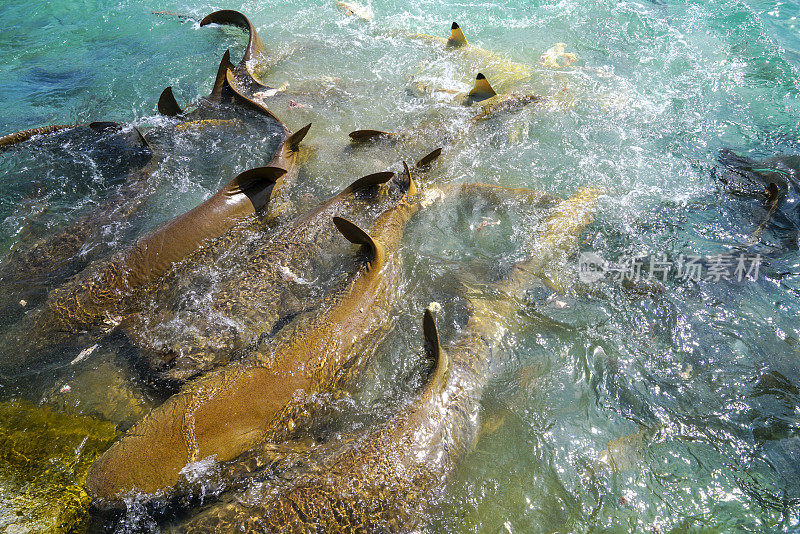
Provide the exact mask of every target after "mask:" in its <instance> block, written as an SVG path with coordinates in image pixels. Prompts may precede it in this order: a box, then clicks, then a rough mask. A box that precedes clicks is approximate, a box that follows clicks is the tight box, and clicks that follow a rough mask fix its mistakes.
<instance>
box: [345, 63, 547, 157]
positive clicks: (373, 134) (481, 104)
mask: <svg viewBox="0 0 800 534" xmlns="http://www.w3.org/2000/svg"><path fill="white" fill-rule="evenodd" d="M453 101H454V102H455V103H457V104H461V105H464V106H467V107H471V108H475V109H476V110H477V113H475V114H474V115H473V116H472V118H471V120H470V121H469V123H468V127H467V128H462V129H461V130H459V131H458V132H456V133H455V134H453V133H451V132H449V131H448V129H447V128H446V126H447V125H446V124H445V123H443V122H442V121H438V122H434V123H433V124H424V125H420V126H419V127H416V128H411V129H409V130H406V131H401V132H386V131H382V130H356V131H353V132H351V133H350V139H351V141H353V142H354V143H363V142H369V141H381V140H388V141H390V142H406V141H411V142H413V141H415V140H417V139H420V138H421V139H424V140H425V141H426V142H435V143H437V144H449V143H455V142H456V141H457V140H458V139H460V138H462V137H464V136H465V135H466V134H467V133H468V132H469V130H470V128H471V127H472V126H474V125H475V124H477V123H479V122H481V121H483V120H486V119H488V118H490V117H493V116H496V115H498V114H500V113H516V112H519V111H521V110H522V109H523V108H524V107H525V106H528V105H530V104H535V103H540V102H542V101H544V97H541V96H539V95H534V94H517V93H510V94H504V95H498V94H497V93H496V92H495V90H494V89H493V88H492V86H491V84H490V83H489V81H488V80H487V79H486V77H485V76H484V75H483V74H482V73H478V75H477V76H476V77H475V84H474V85H473V87H472V89H471V90H470V91H469V92H467V93H464V94H459V95H456V96H455V97H454V98H453Z"/></svg>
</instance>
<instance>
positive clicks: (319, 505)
mask: <svg viewBox="0 0 800 534" xmlns="http://www.w3.org/2000/svg"><path fill="white" fill-rule="evenodd" d="M598 195H599V190H597V189H594V188H583V189H580V190H579V191H578V192H577V193H576V194H575V195H574V196H573V197H571V198H570V199H567V200H565V201H563V202H562V203H561V204H560V205H559V206H558V207H556V209H555V210H554V212H553V214H552V215H551V216H550V217H549V218H548V221H547V223H546V225H545V227H544V230H543V231H542V232H541V234H540V235H537V236H535V238H534V240H533V242H532V243H531V244H530V251H531V254H530V256H529V257H528V258H527V259H525V260H523V261H521V262H519V263H518V264H516V265H515V266H514V267H513V268H512V269H511V270H510V271H509V272H508V273H507V274H506V276H505V278H504V279H503V280H502V281H501V282H499V283H497V285H496V287H495V288H494V289H495V290H494V291H491V292H476V293H481V294H480V296H475V295H473V296H471V297H470V298H469V304H470V317H469V319H468V321H467V324H466V326H465V327H464V328H463V330H462V331H461V333H460V334H459V335H458V337H457V339H455V340H454V342H453V343H452V344H451V345H450V346H449V347H447V348H445V347H444V346H443V345H442V344H441V342H440V337H439V334H438V329H437V327H436V322H435V318H434V312H433V309H432V308H433V307H429V308H427V309H426V310H425V312H424V315H423V328H422V330H423V334H424V338H425V352H426V362H427V365H425V372H424V374H425V376H426V377H427V379H426V380H425V385H424V386H423V387H422V389H421V391H419V392H418V393H417V394H416V396H415V397H414V398H413V400H412V401H411V402H410V403H409V404H408V405H407V407H406V408H403V409H401V410H400V411H399V412H398V413H396V414H395V415H394V416H393V417H391V418H390V419H389V420H388V421H387V422H386V423H384V424H382V425H379V426H378V427H377V428H375V429H374V430H372V431H370V432H368V433H366V435H364V436H361V437H353V438H348V439H345V440H343V442H341V443H337V444H334V445H333V451H332V452H331V451H326V453H325V454H322V455H321V457H320V458H319V459H317V460H314V461H308V462H306V463H307V465H308V466H309V467H308V468H306V469H298V470H295V472H294V473H293V476H292V477H288V478H289V479H290V480H289V481H288V482H287V481H285V480H283V479H282V480H281V481H279V482H276V483H274V485H270V482H269V481H270V479H269V478H264V477H261V478H259V480H261V481H262V484H266V487H265V488H262V489H263V491H260V492H257V493H255V495H256V497H253V496H251V498H249V499H248V498H241V499H238V498H231V499H228V500H227V501H223V502H220V503H217V504H214V505H211V506H210V507H208V508H206V509H205V510H203V511H201V512H200V513H199V514H197V515H196V516H194V517H192V518H191V519H190V520H188V521H187V522H186V523H184V524H182V525H179V526H178V527H177V528H175V529H174V530H175V531H177V532H182V533H197V532H231V531H245V532H248V531H258V532H270V533H282V532H298V531H301V532H302V531H317V532H319V531H321V532H360V531H369V532H412V531H414V529H415V528H417V527H418V526H419V524H418V523H419V521H420V518H421V517H422V516H423V513H424V512H425V511H426V509H427V505H428V504H429V503H431V502H432V501H433V500H434V499H435V498H436V496H437V495H439V494H440V492H441V491H442V488H443V481H446V480H447V478H448V476H449V475H450V474H451V473H452V472H453V471H454V469H455V468H456V467H457V466H458V465H459V463H460V462H461V461H463V458H464V457H465V456H466V455H467V454H468V453H469V452H470V450H472V448H473V447H474V445H475V442H476V441H477V439H478V436H479V432H480V428H481V398H482V394H483V391H484V390H485V388H486V385H487V384H488V383H489V381H490V379H491V363H492V359H493V354H494V352H495V351H496V350H497V348H498V346H499V345H500V343H501V342H502V340H503V337H504V335H505V334H506V331H507V329H506V327H505V326H504V325H505V321H504V319H503V318H504V317H508V316H509V315H513V314H514V312H515V311H516V310H517V309H518V306H519V304H518V303H519V302H520V300H521V298H522V296H523V294H524V292H525V290H526V289H527V288H528V287H530V285H531V284H532V283H536V281H537V279H538V277H539V276H540V274H541V273H543V272H545V271H546V270H547V268H546V266H547V264H548V263H550V262H553V261H557V262H558V261H563V260H564V259H565V257H566V256H568V255H569V254H570V253H571V252H572V251H573V250H574V249H575V248H576V246H577V245H578V243H579V240H580V236H581V232H582V230H583V229H584V228H585V227H586V225H587V224H589V223H590V222H591V220H592V212H593V210H594V204H595V199H596V198H597V196H598Z"/></svg>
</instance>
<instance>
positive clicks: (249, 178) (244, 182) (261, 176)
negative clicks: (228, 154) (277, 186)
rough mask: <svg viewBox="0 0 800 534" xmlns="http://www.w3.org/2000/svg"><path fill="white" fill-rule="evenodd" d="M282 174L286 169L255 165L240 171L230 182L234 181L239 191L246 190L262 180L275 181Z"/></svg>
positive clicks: (262, 181)
mask: <svg viewBox="0 0 800 534" xmlns="http://www.w3.org/2000/svg"><path fill="white" fill-rule="evenodd" d="M284 174H286V169H281V168H280V167H256V168H255V169H250V170H247V171H244V172H243V173H240V174H239V175H238V176H237V177H236V178H234V179H233V180H232V182H231V183H235V184H236V185H237V186H238V188H239V189H240V190H241V191H246V190H247V189H250V188H252V187H254V186H255V187H257V186H258V184H261V183H264V182H267V183H275V182H277V181H278V178H280V177H281V176H283V175H284Z"/></svg>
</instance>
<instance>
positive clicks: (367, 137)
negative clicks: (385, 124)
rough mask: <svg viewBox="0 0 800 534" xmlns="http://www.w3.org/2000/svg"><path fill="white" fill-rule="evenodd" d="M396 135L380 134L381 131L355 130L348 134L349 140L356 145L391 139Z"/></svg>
mask: <svg viewBox="0 0 800 534" xmlns="http://www.w3.org/2000/svg"><path fill="white" fill-rule="evenodd" d="M396 135H397V134H394V133H391V132H382V131H381V130H355V131H353V132H350V140H351V141H354V142H356V143H364V142H367V141H376V140H378V139H391V138H392V137H395V136H396Z"/></svg>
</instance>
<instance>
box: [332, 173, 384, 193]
mask: <svg viewBox="0 0 800 534" xmlns="http://www.w3.org/2000/svg"><path fill="white" fill-rule="evenodd" d="M392 176H394V173H393V172H376V173H374V174H368V175H366V176H362V177H361V178H359V179H358V180H356V181H355V182H353V183H352V184H350V185H349V186H347V187H346V188H345V189H344V190H343V191H342V192H341V193H339V194H340V195H349V194H352V193H356V192H358V191H362V190H364V189H367V188H369V187H375V186H377V185H381V184H385V183H386V182H388V181H389V180H391V178H392Z"/></svg>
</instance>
